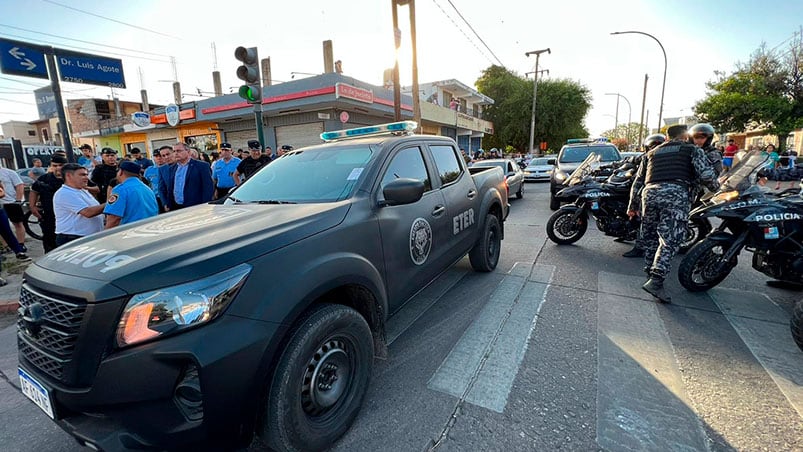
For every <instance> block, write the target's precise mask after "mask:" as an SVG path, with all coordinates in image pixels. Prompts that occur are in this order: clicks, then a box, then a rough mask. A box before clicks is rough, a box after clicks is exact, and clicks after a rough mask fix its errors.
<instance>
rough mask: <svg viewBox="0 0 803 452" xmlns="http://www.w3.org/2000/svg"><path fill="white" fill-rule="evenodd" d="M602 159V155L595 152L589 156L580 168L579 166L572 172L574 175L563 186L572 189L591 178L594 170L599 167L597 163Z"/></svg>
mask: <svg viewBox="0 0 803 452" xmlns="http://www.w3.org/2000/svg"><path fill="white" fill-rule="evenodd" d="M600 158H602V157H601V156H600V155H598V154H595V153H593V152H592V153H590V154H588V156H587V157H586V158H585V160H583V163H581V164H580V166H578V167H577V169H575V170H574V171H573V172H572V175H571V176H569V178H568V179H566V181H565V182H564V183H563V185H567V186H569V187H571V186H573V185H577V184H579V183H580V182H582V181H583V180H584V179H585V178H587V177H590V176H591V174H592V173H593V172H594V169H595V168H596V167H597V166H599V165H597V163H598V162H599V160H600Z"/></svg>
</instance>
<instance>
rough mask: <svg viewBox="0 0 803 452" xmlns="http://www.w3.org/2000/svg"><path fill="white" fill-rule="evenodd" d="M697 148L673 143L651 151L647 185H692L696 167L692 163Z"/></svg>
mask: <svg viewBox="0 0 803 452" xmlns="http://www.w3.org/2000/svg"><path fill="white" fill-rule="evenodd" d="M694 149H695V146H693V145H691V144H688V143H681V142H679V141H672V142H669V143H666V144H663V145H661V146H658V147H657V148H655V149H653V150H652V151H650V153H649V154H648V160H647V177H646V178H645V183H647V184H655V183H659V182H680V183H684V184H687V185H688V184H691V182H692V181H693V180H694V166H693V165H692V163H691V159H692V152H694Z"/></svg>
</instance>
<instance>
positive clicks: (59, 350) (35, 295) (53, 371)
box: [17, 284, 86, 380]
mask: <svg viewBox="0 0 803 452" xmlns="http://www.w3.org/2000/svg"><path fill="white" fill-rule="evenodd" d="M85 311H86V303H85V302H81V301H76V300H67V299H60V298H57V297H55V296H52V295H45V294H42V293H39V292H37V291H35V290H34V289H32V288H31V287H30V286H28V285H27V284H24V285H23V286H22V290H21V291H20V309H19V315H18V318H17V327H18V329H17V331H18V332H17V346H18V347H19V352H20V355H21V356H22V357H24V358H25V359H26V360H27V361H28V362H29V363H30V364H31V365H33V366H35V367H36V368H37V369H39V370H41V371H42V372H44V373H46V374H48V375H50V376H51V377H53V378H55V379H57V380H62V379H63V376H64V367H65V366H66V365H67V364H68V363H69V362H70V361H71V360H72V357H73V351H74V350H75V344H76V341H77V340H78V332H79V330H80V328H81V322H82V321H83V317H84V312H85ZM26 316H27V317H29V318H31V317H33V322H32V323H31V322H26V321H25V320H24V318H25V317H26Z"/></svg>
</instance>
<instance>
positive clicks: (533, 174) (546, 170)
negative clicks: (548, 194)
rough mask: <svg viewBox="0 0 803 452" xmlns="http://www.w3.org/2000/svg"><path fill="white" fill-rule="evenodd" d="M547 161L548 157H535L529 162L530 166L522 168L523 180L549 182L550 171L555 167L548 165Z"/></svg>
mask: <svg viewBox="0 0 803 452" xmlns="http://www.w3.org/2000/svg"><path fill="white" fill-rule="evenodd" d="M548 160H549V157H537V158H534V159H532V160H530V164H529V165H527V168H524V180H525V181H526V182H534V181H539V180H543V181H546V180H549V177H550V176H551V175H552V169H553V168H555V166H554V165H550V164H548V163H547V161H548Z"/></svg>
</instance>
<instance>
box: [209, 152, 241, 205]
mask: <svg viewBox="0 0 803 452" xmlns="http://www.w3.org/2000/svg"><path fill="white" fill-rule="evenodd" d="M220 152H221V155H220V158H219V159H217V160H215V163H213V164H212V180H213V181H214V182H215V198H214V199H218V198H223V197H225V196H226V195H227V194H228V193H229V190H231V189H232V187H234V186H235V185H237V184H236V183H235V182H234V177H233V176H234V172H235V171H237V165H239V164H240V159H238V158H237V157H232V155H231V145H230V144H229V143H222V144H221V145H220Z"/></svg>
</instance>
